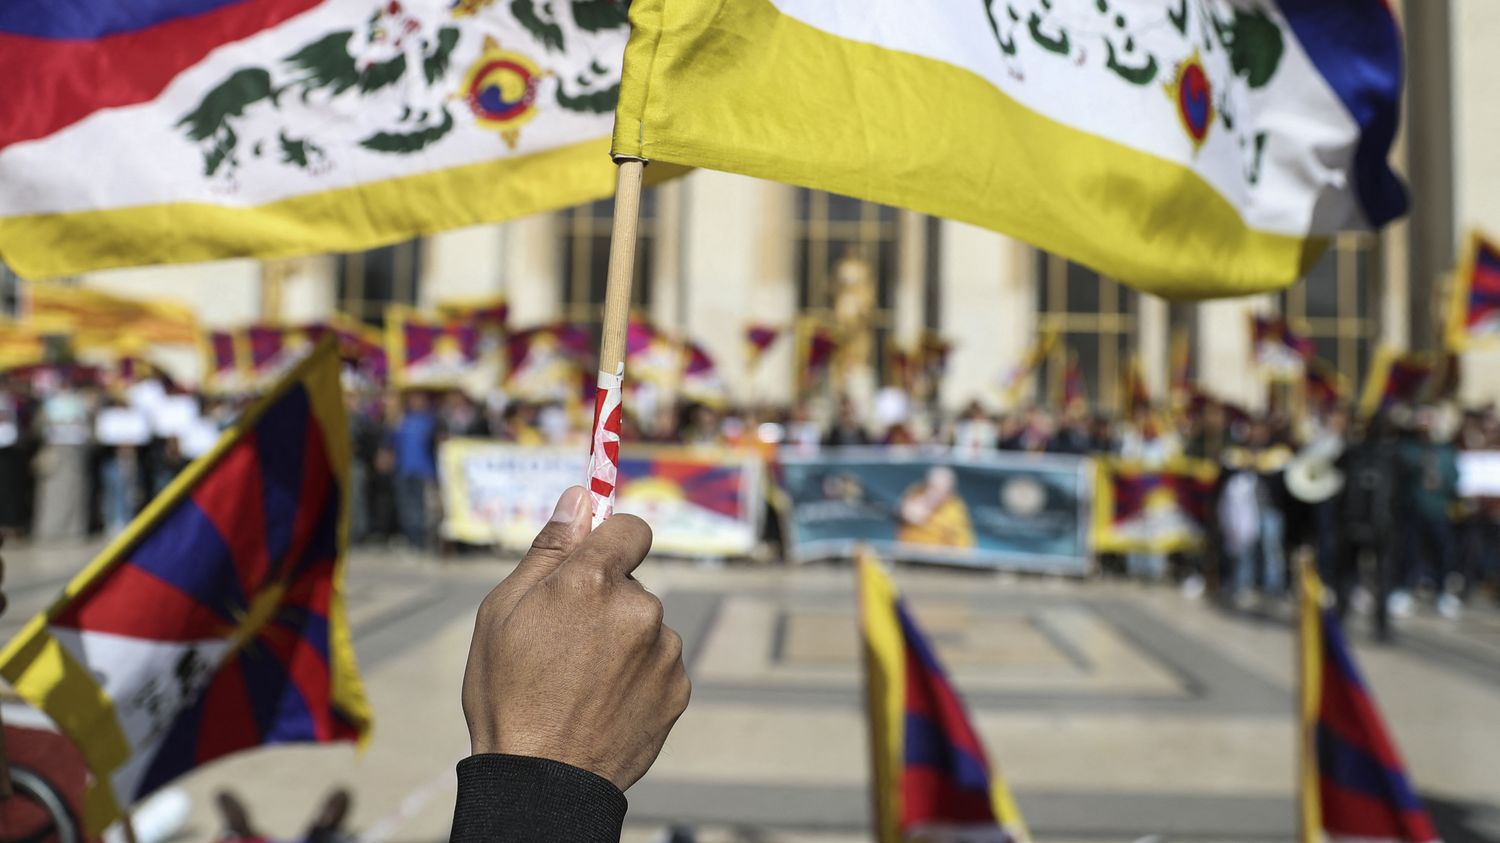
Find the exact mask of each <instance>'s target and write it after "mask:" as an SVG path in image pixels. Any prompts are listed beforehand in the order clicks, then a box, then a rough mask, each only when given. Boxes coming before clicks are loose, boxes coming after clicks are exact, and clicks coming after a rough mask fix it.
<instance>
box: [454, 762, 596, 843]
mask: <svg viewBox="0 0 1500 843" xmlns="http://www.w3.org/2000/svg"><path fill="white" fill-rule="evenodd" d="M625 807H626V802H625V794H623V793H621V792H620V789H619V788H617V787H615V786H614V785H613V784H611V783H610V782H609V781H608V780H607V779H604V778H601V777H599V776H596V775H594V774H593V773H590V772H588V771H586V770H580V769H578V768H577V767H570V766H568V765H567V764H563V763H560V762H557V761H548V760H547V759H545V758H528V757H525V756H521V755H475V756H472V757H470V758H465V759H464V760H463V761H460V762H458V802H457V804H456V805H455V806H454V808H453V832H452V834H451V836H450V838H449V839H450V841H451V843H542V841H553V840H556V841H568V843H619V840H620V829H621V827H622V826H623V825H624V823H625Z"/></svg>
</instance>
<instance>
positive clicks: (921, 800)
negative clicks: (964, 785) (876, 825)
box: [901, 766, 995, 830]
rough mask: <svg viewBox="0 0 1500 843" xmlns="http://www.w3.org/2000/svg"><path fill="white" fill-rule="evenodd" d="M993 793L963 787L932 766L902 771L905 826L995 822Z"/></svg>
mask: <svg viewBox="0 0 1500 843" xmlns="http://www.w3.org/2000/svg"><path fill="white" fill-rule="evenodd" d="M994 821H995V815H994V812H993V811H992V810H991V809H990V795H989V793H977V792H974V791H968V790H962V789H960V788H959V787H958V785H957V784H955V783H954V781H953V780H952V779H950V778H949V777H948V776H946V775H944V774H943V773H942V772H940V771H938V770H933V769H931V768H928V767H911V766H908V767H905V768H904V769H903V770H902V771H901V827H902V829H903V830H906V829H908V828H910V827H911V826H913V825H916V824H918V823H923V822H943V823H993V822H994Z"/></svg>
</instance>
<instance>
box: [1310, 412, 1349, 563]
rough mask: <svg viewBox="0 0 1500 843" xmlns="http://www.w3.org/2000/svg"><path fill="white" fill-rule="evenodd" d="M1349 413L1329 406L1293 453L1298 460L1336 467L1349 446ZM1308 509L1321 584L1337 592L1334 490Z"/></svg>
mask: <svg viewBox="0 0 1500 843" xmlns="http://www.w3.org/2000/svg"><path fill="white" fill-rule="evenodd" d="M1348 435H1349V413H1348V412H1347V411H1346V410H1343V409H1342V408H1335V409H1333V410H1330V411H1329V412H1328V413H1327V414H1325V415H1324V416H1323V417H1322V418H1321V419H1319V420H1318V421H1317V423H1316V426H1315V428H1314V430H1313V431H1312V433H1311V434H1310V435H1309V437H1308V440H1307V444H1306V445H1304V446H1303V448H1302V450H1301V451H1300V452H1299V453H1298V454H1297V459H1298V460H1299V461H1305V462H1307V463H1309V464H1315V465H1317V466H1323V467H1325V469H1324V470H1328V471H1337V470H1338V467H1339V465H1340V464H1341V463H1342V462H1344V453H1345V451H1346V450H1347V449H1348V447H1349V443H1348V441H1347V437H1348ZM1308 506H1309V507H1310V508H1311V511H1312V528H1313V546H1314V550H1315V551H1316V553H1317V560H1318V575H1319V576H1320V577H1321V578H1322V580H1323V582H1324V584H1326V585H1327V586H1328V587H1329V588H1331V589H1333V590H1334V592H1335V593H1337V592H1338V586H1337V585H1336V583H1337V582H1338V580H1339V579H1340V578H1341V577H1342V576H1344V574H1345V572H1344V571H1341V570H1340V566H1339V556H1340V551H1339V529H1340V528H1339V523H1340V521H1341V518H1340V503H1339V497H1338V494H1337V493H1334V494H1332V495H1330V496H1329V497H1328V498H1326V499H1324V500H1321V501H1317V502H1311V503H1308Z"/></svg>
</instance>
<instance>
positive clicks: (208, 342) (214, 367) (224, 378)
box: [199, 331, 247, 393]
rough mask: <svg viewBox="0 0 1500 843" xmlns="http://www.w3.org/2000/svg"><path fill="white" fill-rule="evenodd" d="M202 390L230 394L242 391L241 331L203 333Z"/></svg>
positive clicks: (243, 349)
mask: <svg viewBox="0 0 1500 843" xmlns="http://www.w3.org/2000/svg"><path fill="white" fill-rule="evenodd" d="M199 344H200V345H201V346H202V348H203V387H204V391H206V392H214V393H229V392H238V391H240V390H241V389H243V388H244V386H245V383H246V378H245V368H246V365H245V356H246V354H247V352H246V351H245V348H244V345H245V334H244V332H243V331H204V332H203V334H202V335H201V338H200V340H199Z"/></svg>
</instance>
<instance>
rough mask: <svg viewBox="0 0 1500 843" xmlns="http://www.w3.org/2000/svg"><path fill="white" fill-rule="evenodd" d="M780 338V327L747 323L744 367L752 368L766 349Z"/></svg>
mask: <svg viewBox="0 0 1500 843" xmlns="http://www.w3.org/2000/svg"><path fill="white" fill-rule="evenodd" d="M780 338H781V329H780V328H777V327H775V326H773V325H749V326H746V328H745V368H747V369H750V370H752V371H753V370H754V369H755V366H756V364H757V363H759V362H760V358H761V355H763V354H765V353H766V349H768V348H770V347H771V346H772V345H774V344H775V342H776V340H778V339H780Z"/></svg>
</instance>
